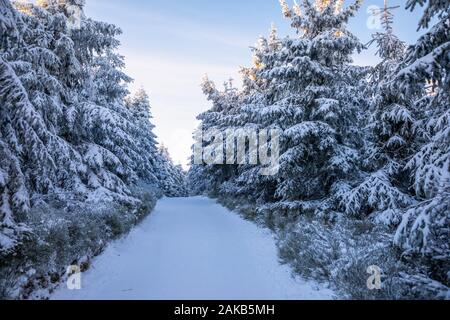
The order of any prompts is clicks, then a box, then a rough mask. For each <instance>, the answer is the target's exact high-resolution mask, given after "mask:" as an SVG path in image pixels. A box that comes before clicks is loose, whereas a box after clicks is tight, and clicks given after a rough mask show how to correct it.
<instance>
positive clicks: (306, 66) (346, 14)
mask: <svg viewBox="0 0 450 320" xmlns="http://www.w3.org/2000/svg"><path fill="white" fill-rule="evenodd" d="M281 3H282V8H283V12H284V15H285V16H286V17H287V18H289V19H291V22H292V26H293V28H295V29H296V31H297V33H298V38H296V39H289V38H287V39H284V40H281V41H280V42H281V44H279V46H281V49H279V50H276V51H275V52H274V53H269V54H268V55H264V56H263V58H262V61H261V63H262V65H263V68H262V69H261V70H259V71H258V75H259V76H260V77H261V78H262V79H264V81H265V82H266V83H267V84H268V85H267V88H266V89H265V90H264V91H265V92H264V96H265V97H264V99H262V101H261V102H262V106H263V107H262V108H258V109H256V110H255V111H256V113H255V114H254V115H253V118H255V119H256V122H261V121H262V123H263V124H264V126H266V127H275V128H280V129H282V130H283V131H284V135H283V139H282V147H281V149H282V155H281V159H280V172H279V175H278V177H277V179H278V184H277V187H276V192H275V194H274V195H273V200H275V202H277V204H276V205H275V206H270V208H269V209H270V210H274V209H276V208H289V210H290V211H292V210H295V208H297V209H298V210H301V209H302V208H303V207H308V208H310V207H315V208H316V209H318V212H320V213H325V212H327V211H329V210H332V209H333V207H335V205H334V204H333V202H334V200H333V198H334V196H335V195H338V194H339V193H340V192H342V189H343V188H344V186H345V185H347V184H348V183H349V182H350V181H352V180H353V179H354V178H355V176H357V174H358V169H357V162H358V152H357V148H358V147H359V144H360V141H359V133H358V129H357V124H358V118H359V115H358V113H359V108H360V103H361V97H360V95H359V92H358V87H359V81H360V79H361V77H362V74H361V70H360V69H359V68H357V67H353V66H351V65H350V63H351V57H350V55H351V54H352V53H353V52H355V51H358V50H361V49H362V45H361V44H360V42H359V41H358V40H357V39H356V37H355V36H353V35H352V34H351V33H350V32H349V31H347V30H346V29H345V24H346V23H347V21H348V19H349V18H350V17H351V16H352V15H353V14H354V12H355V11H356V10H357V8H358V7H359V5H360V3H359V2H358V3H356V4H354V5H351V6H349V7H348V8H346V9H343V8H342V2H341V1H337V2H336V1H316V3H315V4H314V5H313V4H312V3H311V2H310V1H303V5H302V7H300V6H298V5H296V6H295V7H294V9H293V10H291V9H289V7H288V6H287V5H286V3H285V2H284V1H281ZM319 207H320V208H319Z"/></svg>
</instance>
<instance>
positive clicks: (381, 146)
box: [342, 1, 416, 225]
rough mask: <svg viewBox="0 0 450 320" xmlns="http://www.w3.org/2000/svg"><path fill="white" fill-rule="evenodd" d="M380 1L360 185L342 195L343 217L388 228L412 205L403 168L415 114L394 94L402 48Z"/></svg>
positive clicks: (408, 103)
mask: <svg viewBox="0 0 450 320" xmlns="http://www.w3.org/2000/svg"><path fill="white" fill-rule="evenodd" d="M392 9H395V8H389V7H388V4H387V1H385V7H384V9H382V10H380V11H379V12H375V14H377V15H379V16H380V17H381V21H382V25H383V28H384V32H377V33H375V34H374V35H373V40H372V41H371V42H370V44H372V43H375V44H376V46H377V48H378V51H377V54H378V56H379V57H380V58H381V60H382V61H381V62H380V63H379V64H378V65H376V66H375V67H374V68H373V70H372V71H371V73H370V79H369V83H368V86H367V87H368V89H367V90H366V93H367V95H368V96H370V97H371V100H370V104H369V110H368V111H370V114H371V115H370V116H369V117H368V118H367V126H366V130H367V131H368V132H367V138H366V145H365V149H364V159H363V163H362V167H363V169H364V171H365V173H364V174H363V176H364V177H363V180H362V181H361V183H360V184H358V185H357V186H356V187H355V188H352V189H351V190H350V191H349V192H346V193H345V194H344V195H343V196H342V204H343V207H344V208H345V211H346V212H347V214H350V215H352V216H358V217H366V216H369V215H372V218H373V219H375V220H377V221H380V222H383V223H385V224H387V225H396V224H398V223H399V220H400V219H401V209H402V208H404V207H406V206H408V205H411V204H412V203H413V200H412V197H411V196H410V195H408V193H407V191H408V183H409V181H408V179H404V178H403V179H402V176H403V177H404V176H407V173H406V174H405V172H404V170H403V168H404V166H405V164H406V161H407V159H408V157H410V156H411V155H412V153H413V151H414V147H415V145H416V143H415V127H414V124H415V117H416V113H415V109H414V107H413V99H412V97H409V96H408V97H406V96H404V95H401V94H399V92H398V91H397V90H396V87H395V86H392V85H391V82H392V79H393V77H394V75H395V72H396V70H397V69H398V68H399V65H400V64H401V63H402V60H403V58H404V55H405V51H406V44H405V43H404V42H402V41H401V40H399V39H398V38H397V36H396V35H395V34H394V31H393V27H392V23H393V14H392V11H391V10H392Z"/></svg>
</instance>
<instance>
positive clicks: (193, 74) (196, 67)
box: [85, 0, 420, 165]
mask: <svg viewBox="0 0 450 320" xmlns="http://www.w3.org/2000/svg"><path fill="white" fill-rule="evenodd" d="M86 2H87V5H86V9H85V13H86V15H87V16H89V17H92V18H94V19H98V20H102V21H106V22H110V23H114V24H116V25H118V26H119V27H121V28H122V30H123V32H124V33H123V35H122V36H121V37H120V40H121V43H122V46H121V48H120V53H121V54H122V55H124V56H125V62H126V65H127V69H126V71H127V73H128V74H129V75H130V76H131V77H133V78H134V80H135V81H134V83H133V84H132V86H131V90H132V91H133V90H135V89H136V88H138V87H143V88H144V89H145V90H146V91H147V92H148V93H149V94H150V99H151V104H152V112H153V116H154V119H153V121H154V123H155V125H156V130H155V131H156V134H157V135H158V137H159V141H160V142H161V143H163V144H165V145H166V146H167V147H168V148H169V151H170V153H171V155H172V157H173V159H174V161H175V162H176V163H180V164H183V165H186V164H187V162H188V161H187V158H188V157H189V155H190V145H191V143H192V140H191V133H192V131H193V130H194V129H195V127H196V126H197V121H196V120H195V117H196V116H197V115H198V114H199V113H200V112H202V111H205V110H207V109H208V108H209V107H210V104H209V103H208V101H206V99H205V98H204V96H203V95H202V92H201V89H200V82H201V78H202V76H203V75H204V74H208V76H209V77H210V78H211V79H212V80H214V81H216V83H217V85H218V86H221V85H222V83H223V82H224V81H225V80H226V79H228V78H230V77H233V78H235V79H239V75H238V70H239V66H246V65H249V64H250V62H251V51H250V49H249V47H250V46H252V45H253V44H255V43H256V40H257V39H258V37H259V36H260V35H265V34H267V32H268V30H269V28H270V25H271V23H272V22H273V23H275V25H276V26H277V28H278V30H279V34H280V35H281V36H285V35H292V34H293V30H292V29H291V28H290V26H289V21H287V20H285V19H284V18H283V17H282V15H281V11H280V6H279V3H278V0H169V1H168V0H126V1H124V0H87V1H86ZM288 2H289V3H292V0H291V1H290V0H288ZM346 2H348V1H346ZM404 3H405V1H401V0H390V1H389V4H390V5H391V6H395V5H400V6H401V8H399V9H397V10H396V11H395V14H396V23H395V31H396V33H397V35H398V36H399V37H400V38H401V39H403V40H405V41H407V42H409V43H413V42H414V41H415V40H416V39H417V37H418V35H419V34H418V33H417V23H418V20H419V17H420V11H419V10H416V12H414V13H410V12H408V11H406V10H405V9H404ZM374 5H375V6H380V7H381V6H383V0H366V1H364V5H363V8H362V9H361V10H360V11H359V13H358V14H357V16H356V17H355V18H353V19H352V20H351V23H350V25H349V28H350V30H351V31H352V32H353V33H354V34H355V35H356V36H358V37H359V38H360V40H361V41H362V42H363V43H367V42H368V41H369V40H370V36H371V34H372V33H373V32H375V31H376V30H374V29H371V28H369V27H368V25H367V21H368V19H369V18H370V14H369V13H368V8H369V6H374ZM374 53H375V52H374V49H370V50H368V51H366V52H364V53H363V54H361V55H359V56H356V57H355V63H358V64H362V65H372V64H374V63H376V61H377V59H376V57H375V55H374ZM236 83H238V84H239V81H236Z"/></svg>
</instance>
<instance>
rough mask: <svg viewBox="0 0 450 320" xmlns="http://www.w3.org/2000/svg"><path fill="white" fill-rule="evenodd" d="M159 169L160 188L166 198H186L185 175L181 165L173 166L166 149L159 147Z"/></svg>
mask: <svg viewBox="0 0 450 320" xmlns="http://www.w3.org/2000/svg"><path fill="white" fill-rule="evenodd" d="M159 158H160V161H161V164H160V167H159V174H160V181H161V187H162V190H163V192H164V195H165V196H166V197H187V196H188V189H187V180H186V174H185V172H184V170H183V168H182V167H181V165H175V164H174V163H173V160H172V158H171V157H170V154H169V151H168V149H167V148H166V147H165V146H164V145H161V146H160V148H159Z"/></svg>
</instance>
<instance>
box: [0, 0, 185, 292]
mask: <svg viewBox="0 0 450 320" xmlns="http://www.w3.org/2000/svg"><path fill="white" fill-rule="evenodd" d="M74 6H76V7H77V8H78V9H79V10H73V8H74ZM83 7H84V1H83V0H66V1H61V0H58V1H56V0H41V1H38V2H37V4H32V3H26V2H23V1H21V2H14V3H12V4H11V3H10V2H9V1H8V0H1V2H0V258H1V259H0V260H1V262H0V274H1V275H0V296H1V297H13V298H17V297H27V295H29V294H30V293H31V292H33V291H34V290H36V289H38V287H39V286H41V285H43V286H46V285H49V284H50V283H51V282H57V279H58V278H59V276H60V275H61V274H63V273H64V272H65V268H66V267H67V265H69V264H71V263H72V262H77V261H78V262H86V261H88V260H89V258H90V257H92V256H93V255H95V254H96V253H98V252H99V251H100V250H101V249H102V248H103V247H104V245H105V244H106V243H107V242H108V241H109V240H110V239H111V238H114V237H116V236H118V235H120V234H121V233H123V232H125V231H127V230H129V229H130V228H131V226H132V225H133V224H135V223H136V222H137V221H139V220H140V219H141V218H142V217H143V216H144V215H146V214H148V213H149V211H150V210H151V208H152V207H153V205H154V204H155V202H156V200H157V199H158V197H159V196H160V195H161V192H162V191H161V189H162V188H163V187H165V185H166V184H167V183H166V181H167V180H170V179H172V177H171V176H170V175H171V174H173V172H172V171H170V170H166V171H165V174H166V175H165V176H162V177H161V176H158V174H159V172H160V171H161V168H172V165H171V164H170V163H168V161H166V159H165V158H164V157H162V156H161V155H160V154H159V152H158V150H157V144H156V141H155V135H154V134H153V128H154V127H153V125H152V124H151V122H150V121H151V117H150V110H149V108H150V106H149V103H148V98H147V96H146V95H145V93H144V92H139V93H137V95H136V96H135V97H134V98H127V96H128V90H127V83H128V82H130V81H131V79H130V78H129V77H128V76H127V75H126V74H125V73H124V72H123V70H122V69H123V67H124V63H123V58H122V57H121V56H120V55H119V54H118V53H117V49H118V47H119V41H118V40H117V36H118V35H119V34H120V32H121V31H120V29H118V28H117V27H115V26H114V25H111V24H108V23H104V22H99V21H94V20H92V19H89V18H87V17H86V16H85V15H84V13H83V11H82V10H83ZM75 15H76V16H75ZM78 18H81V21H80V25H79V26H76V27H74V24H73V22H74V21H75V20H76V19H78ZM179 175H181V176H182V173H179V172H177V176H176V178H174V179H180V178H179ZM177 184H178V181H177ZM43 222H44V223H43ZM36 280H39V281H36ZM36 283H40V284H39V285H36Z"/></svg>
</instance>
